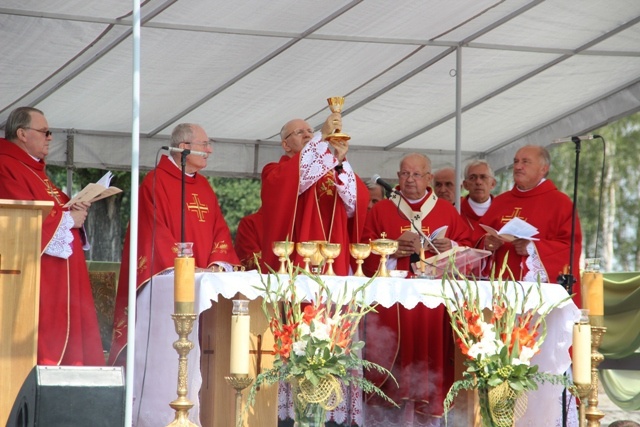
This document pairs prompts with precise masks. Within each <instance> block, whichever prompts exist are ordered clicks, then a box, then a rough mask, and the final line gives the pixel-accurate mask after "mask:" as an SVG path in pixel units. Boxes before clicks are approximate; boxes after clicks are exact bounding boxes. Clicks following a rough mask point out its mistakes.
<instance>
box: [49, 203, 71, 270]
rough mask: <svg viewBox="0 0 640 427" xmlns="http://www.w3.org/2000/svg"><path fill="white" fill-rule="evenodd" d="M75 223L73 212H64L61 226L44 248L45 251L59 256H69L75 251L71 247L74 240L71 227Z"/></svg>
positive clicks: (65, 257) (64, 257)
mask: <svg viewBox="0 0 640 427" xmlns="http://www.w3.org/2000/svg"><path fill="white" fill-rule="evenodd" d="M73 225H74V221H73V217H72V216H71V213H69V212H63V213H62V221H60V226H59V227H58V229H57V230H56V232H55V234H54V235H53V237H52V238H51V241H50V242H49V244H48V245H47V247H46V248H45V249H44V253H45V254H47V255H51V256H54V257H57V258H63V259H67V258H69V257H70V256H71V254H72V253H73V250H72V249H71V242H73V234H71V229H72V228H73Z"/></svg>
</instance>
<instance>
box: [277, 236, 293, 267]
mask: <svg viewBox="0 0 640 427" xmlns="http://www.w3.org/2000/svg"><path fill="white" fill-rule="evenodd" d="M273 253H274V254H275V255H276V256H277V257H278V261H280V269H279V270H278V274H286V273H287V269H286V268H285V261H286V260H287V259H288V258H289V255H291V254H292V253H293V242H289V241H280V242H273Z"/></svg>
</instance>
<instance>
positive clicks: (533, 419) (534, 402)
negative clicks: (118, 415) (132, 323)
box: [133, 271, 580, 427]
mask: <svg viewBox="0 0 640 427" xmlns="http://www.w3.org/2000/svg"><path fill="white" fill-rule="evenodd" d="M284 277H285V276H283V278H284ZM323 280H324V282H325V283H326V284H327V285H328V286H329V287H330V288H333V289H335V293H337V292H338V289H341V288H342V287H343V286H344V285H345V281H346V282H347V286H349V287H357V286H359V285H362V284H363V283H365V282H366V281H367V280H369V279H368V278H362V277H354V276H351V277H337V276H323ZM296 285H297V291H298V295H305V296H306V297H308V298H309V299H312V298H313V295H314V294H315V292H316V289H317V284H316V283H315V282H313V280H311V279H310V278H308V277H303V276H300V277H299V278H298V281H297V283H296ZM522 285H523V288H524V289H525V290H526V289H528V288H529V287H531V286H532V285H533V284H532V283H526V282H524V283H522ZM256 286H258V287H260V286H261V276H260V275H259V274H258V273H257V272H256V271H250V272H235V273H198V274H196V294H195V295H196V296H195V300H196V301H195V309H196V311H197V313H202V312H203V311H205V310H207V309H208V308H210V307H211V305H212V304H211V301H214V302H217V301H218V298H219V297H220V296H222V297H223V298H226V299H233V297H234V296H235V295H236V294H237V293H238V292H239V293H242V294H243V295H244V296H246V297H247V298H249V299H256V298H258V297H260V296H261V292H260V291H259V290H258V289H256ZM478 286H479V289H480V293H481V295H482V297H483V305H484V307H490V306H491V285H490V283H489V282H478ZM514 288H515V287H514ZM441 291H442V284H441V281H440V280H422V279H395V278H377V279H375V280H374V281H373V282H372V283H371V284H370V285H369V287H368V288H367V291H366V295H365V302H366V303H368V304H370V303H373V302H378V303H379V304H381V305H382V306H384V307H390V306H391V305H393V304H395V303H400V304H402V305H403V306H404V307H406V308H409V309H411V308H414V307H415V306H416V305H418V304H424V305H426V306H427V307H432V308H433V307H436V306H438V305H439V304H441V303H442V298H441V297H440V296H439V295H440V294H441ZM514 292H515V290H514ZM514 295H515V294H514ZM566 297H567V293H566V291H565V290H564V289H563V288H562V287H561V286H559V285H554V284H543V285H542V298H543V300H544V301H547V302H548V303H550V304H552V303H554V302H557V301H561V300H563V299H565V298H566ZM172 313H173V275H166V276H158V277H155V278H154V279H153V284H152V285H151V286H149V285H147V286H145V287H144V289H143V290H142V291H141V292H140V294H139V295H138V300H137V316H138V320H137V323H136V327H135V330H136V347H135V350H136V354H135V373H134V385H133V396H134V402H133V424H134V426H137V427H158V426H165V425H168V424H169V423H170V422H171V421H172V420H173V419H174V416H175V412H174V411H173V409H171V407H169V403H170V402H171V401H173V400H175V399H176V397H177V391H176V389H177V378H178V354H177V352H176V351H175V350H174V349H173V342H174V341H176V340H177V338H178V336H177V334H176V332H175V328H174V324H173V319H172V318H171V314H172ZM579 317H580V311H579V310H578V308H577V307H576V306H575V304H574V303H573V302H572V301H571V300H567V301H565V302H564V303H563V304H562V305H561V306H559V307H558V308H556V309H554V310H553V311H552V312H551V313H550V314H549V315H548V316H547V326H548V334H547V338H546V340H545V342H544V344H543V345H542V351H541V352H540V353H539V354H537V355H536V356H534V358H533V360H532V363H535V364H538V365H539V366H540V371H545V372H549V373H552V374H562V373H563V372H565V371H566V370H567V369H568V368H569V366H570V365H571V358H570V356H569V347H570V346H571V338H572V332H573V323H574V322H575V321H576V320H577V319H579ZM197 330H198V322H197V321H196V323H195V324H194V328H193V331H192V333H191V335H190V337H189V339H190V340H191V342H193V343H194V348H193V350H191V352H190V353H189V356H188V370H189V385H188V398H189V400H191V402H193V403H194V407H193V408H192V409H191V410H190V411H189V419H190V420H191V421H192V422H193V423H195V424H197V425H201V424H200V420H199V399H198V393H199V391H200V387H201V385H202V376H201V374H200V352H201V350H200V346H199V343H198V332H197ZM561 390H562V388H561V387H558V386H551V385H543V386H541V387H540V389H539V390H538V391H536V392H533V393H530V394H529V405H528V408H527V413H526V414H525V416H524V417H523V418H522V419H521V420H519V422H517V423H516V425H517V426H518V427H524V426H527V427H528V426H541V425H548V426H553V425H556V420H557V419H558V416H559V414H561V411H562V409H561V406H560V401H559V398H560V392H561Z"/></svg>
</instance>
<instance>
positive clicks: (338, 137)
mask: <svg viewBox="0 0 640 427" xmlns="http://www.w3.org/2000/svg"><path fill="white" fill-rule="evenodd" d="M327 102H328V103H329V109H330V110H331V112H332V113H342V106H343V105H344V97H343V96H333V97H331V98H327ZM341 130H342V129H335V130H334V131H333V133H332V134H330V135H328V136H327V141H329V142H331V143H340V142H345V141H348V140H350V139H351V137H350V136H349V135H347V134H346V133H341Z"/></svg>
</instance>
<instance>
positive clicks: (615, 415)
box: [598, 386, 640, 427]
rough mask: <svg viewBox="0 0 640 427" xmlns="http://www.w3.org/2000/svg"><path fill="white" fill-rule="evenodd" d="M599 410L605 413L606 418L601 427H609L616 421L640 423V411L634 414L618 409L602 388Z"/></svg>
mask: <svg viewBox="0 0 640 427" xmlns="http://www.w3.org/2000/svg"><path fill="white" fill-rule="evenodd" d="M598 398H599V403H598V409H600V410H601V411H602V412H604V414H605V415H604V418H602V420H601V422H600V425H601V427H608V426H609V424H611V423H612V422H614V421H619V420H630V421H635V422H637V423H640V411H634V412H626V411H623V410H622V409H620V408H618V407H617V406H616V405H615V404H614V403H613V402H611V400H609V397H608V396H607V394H606V393H605V392H604V390H603V389H602V386H600V388H599V392H598Z"/></svg>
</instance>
